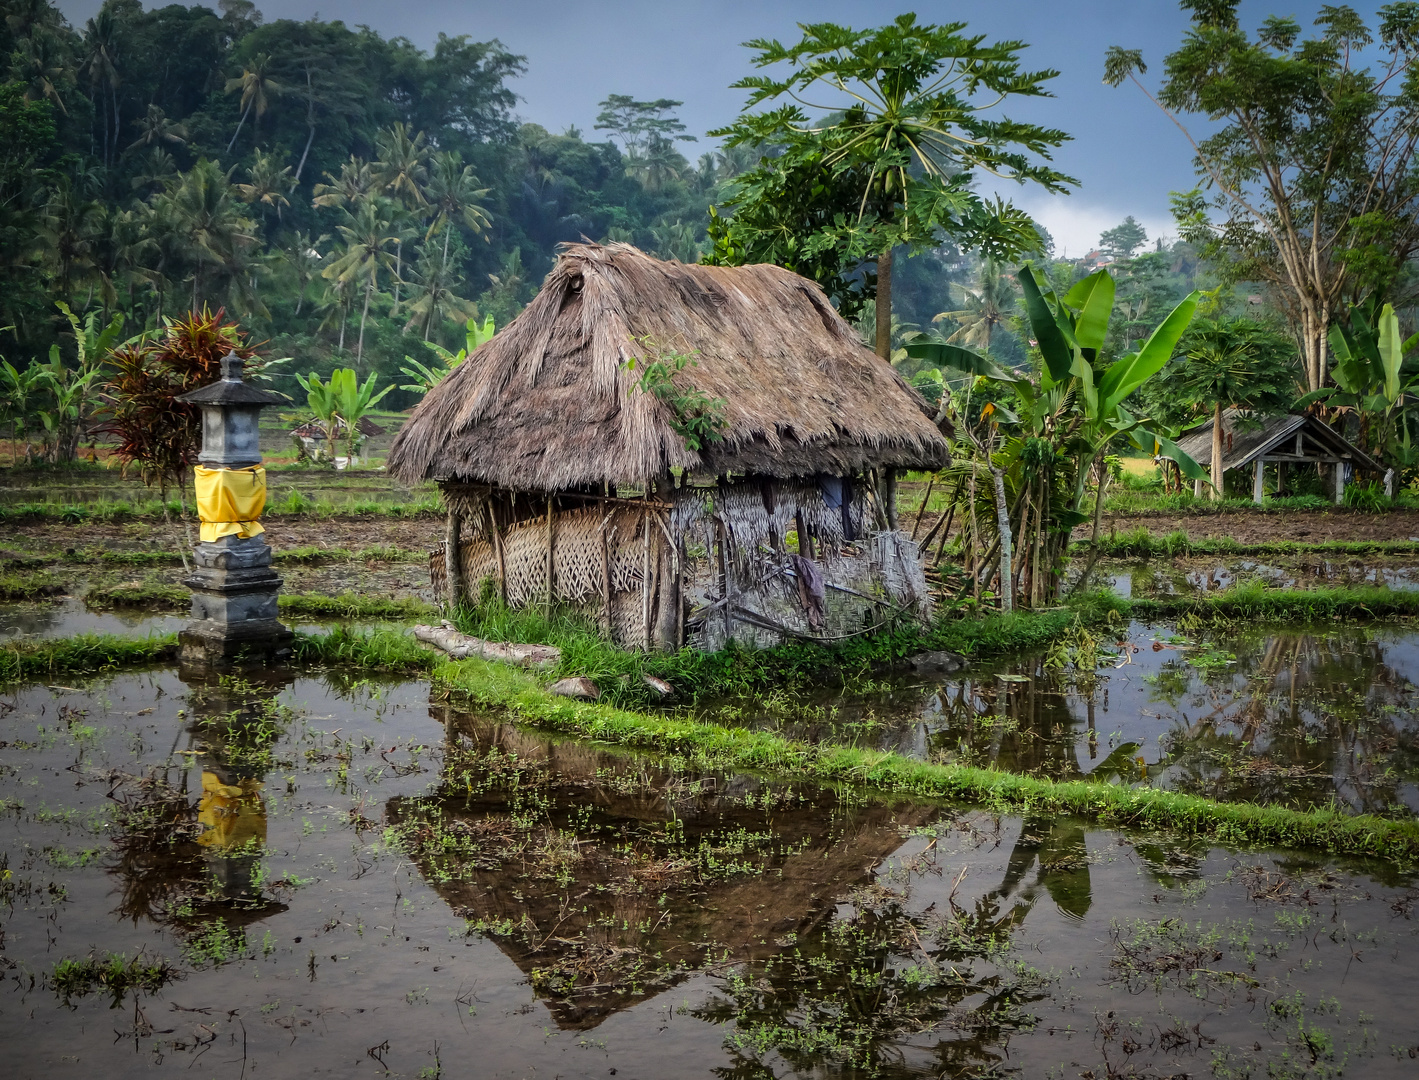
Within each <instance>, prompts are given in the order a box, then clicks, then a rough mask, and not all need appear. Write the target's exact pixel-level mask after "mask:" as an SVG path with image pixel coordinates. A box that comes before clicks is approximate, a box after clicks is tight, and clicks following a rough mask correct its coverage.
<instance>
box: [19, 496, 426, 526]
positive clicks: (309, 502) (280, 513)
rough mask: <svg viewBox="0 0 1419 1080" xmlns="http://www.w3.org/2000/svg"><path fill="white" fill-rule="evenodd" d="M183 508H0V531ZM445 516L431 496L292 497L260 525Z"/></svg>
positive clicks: (151, 516)
mask: <svg viewBox="0 0 1419 1080" xmlns="http://www.w3.org/2000/svg"><path fill="white" fill-rule="evenodd" d="M181 514H182V506H181V505H180V504H179V503H178V502H176V501H175V500H169V501H168V502H167V504H166V506H164V504H163V502H162V500H160V499H137V500H132V501H130V500H127V499H114V500H111V501H110V500H100V501H97V502H91V503H75V504H69V505H66V504H64V503H52V502H29V503H10V504H8V505H3V506H0V525H30V524H36V523H56V522H57V523H62V524H65V525H83V524H86V523H90V522H100V523H114V522H124V521H165V520H168V519H170V518H171V519H174V520H176V519H179V518H180V516H181ZM446 514H447V510H446V509H445V508H444V505H443V503H442V502H441V501H440V500H439V498H438V497H437V496H436V495H434V496H421V497H419V498H416V499H411V500H408V501H404V502H390V501H379V500H375V499H359V500H357V499H350V500H348V501H344V500H342V501H338V502H336V501H325V500H316V499H308V498H306V497H305V496H303V495H301V494H300V493H299V492H295V491H293V492H291V493H290V495H288V496H286V497H285V498H284V499H278V500H274V501H269V502H267V504H266V510H265V511H264V512H263V514H262V518H263V519H272V518H274V519H277V520H280V519H282V518H321V519H324V518H336V517H340V518H399V519H411V518H441V517H444V516H445V515H446Z"/></svg>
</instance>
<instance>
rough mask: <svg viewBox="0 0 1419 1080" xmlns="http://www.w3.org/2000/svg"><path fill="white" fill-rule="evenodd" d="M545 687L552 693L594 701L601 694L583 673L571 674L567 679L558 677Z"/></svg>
mask: <svg viewBox="0 0 1419 1080" xmlns="http://www.w3.org/2000/svg"><path fill="white" fill-rule="evenodd" d="M547 689H548V690H549V691H550V692H551V693H553V694H559V695H560V696H562V697H569V698H580V699H581V700H583V701H595V700H596V699H597V698H599V697H600V696H601V690H600V688H599V687H598V686H597V685H596V684H595V683H594V682H592V681H591V680H590V679H588V678H587V677H586V676H585V675H573V676H572V677H571V678H568V679H558V680H557V681H556V682H554V683H553V684H552V685H551V686H549V687H547Z"/></svg>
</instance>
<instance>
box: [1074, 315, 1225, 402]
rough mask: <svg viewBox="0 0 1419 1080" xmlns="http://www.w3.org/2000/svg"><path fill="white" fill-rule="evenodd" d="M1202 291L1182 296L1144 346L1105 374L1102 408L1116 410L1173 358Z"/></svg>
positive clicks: (1101, 391)
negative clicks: (1181, 299) (1180, 300)
mask: <svg viewBox="0 0 1419 1080" xmlns="http://www.w3.org/2000/svg"><path fill="white" fill-rule="evenodd" d="M1201 298H1202V294H1201V293H1199V292H1197V290H1195V289H1194V290H1193V291H1192V292H1191V293H1189V294H1188V295H1187V296H1186V297H1184V298H1183V301H1182V303H1180V304H1179V305H1178V306H1177V307H1175V308H1173V310H1172V312H1171V313H1170V314H1169V315H1168V317H1167V318H1166V319H1164V320H1163V321H1162V323H1161V324H1160V325H1159V326H1158V328H1157V329H1156V330H1154V331H1153V333H1152V334H1150V335H1149V337H1148V340H1147V341H1146V342H1144V343H1143V348H1141V349H1139V350H1138V352H1136V353H1134V354H1133V355H1132V356H1126V357H1124V358H1123V359H1122V360H1120V361H1119V362H1118V363H1116V364H1115V365H1114V366H1113V367H1111V368H1109V370H1108V371H1106V372H1105V373H1104V377H1103V380H1102V381H1101V383H1100V385H1099V395H1100V397H1101V398H1102V399H1103V411H1104V413H1105V414H1108V413H1109V412H1111V411H1112V410H1113V409H1116V408H1117V407H1118V406H1119V405H1120V404H1121V403H1122V402H1123V401H1124V400H1125V399H1126V398H1127V397H1128V395H1129V394H1131V393H1133V392H1134V391H1135V390H1137V389H1138V388H1139V387H1140V386H1142V385H1143V384H1144V383H1145V382H1147V381H1148V380H1149V379H1151V378H1152V377H1153V376H1154V375H1156V374H1158V372H1160V371H1162V370H1163V366H1164V365H1165V364H1166V363H1167V362H1168V361H1169V360H1170V359H1171V358H1172V355H1173V351H1174V350H1175V349H1176V348H1177V345H1178V340H1179V339H1180V338H1181V337H1182V336H1183V331H1185V330H1186V329H1187V327H1188V324H1189V323H1190V322H1192V316H1193V314H1194V313H1195V312H1196V311H1197V303H1198V301H1199V300H1200V299H1201Z"/></svg>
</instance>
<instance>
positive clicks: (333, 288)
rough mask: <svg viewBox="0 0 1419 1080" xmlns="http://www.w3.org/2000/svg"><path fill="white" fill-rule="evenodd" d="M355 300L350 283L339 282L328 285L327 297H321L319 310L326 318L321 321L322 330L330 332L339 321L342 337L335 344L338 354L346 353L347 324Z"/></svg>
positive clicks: (326, 288)
mask: <svg viewBox="0 0 1419 1080" xmlns="http://www.w3.org/2000/svg"><path fill="white" fill-rule="evenodd" d="M353 299H354V292H353V290H352V289H351V288H350V283H349V282H348V281H338V280H337V281H332V282H331V283H330V284H329V285H327V286H326V287H325V295H324V296H322V297H321V301H320V307H319V309H318V310H319V311H321V312H323V313H324V318H322V319H321V320H320V328H321V329H322V330H329V329H330V328H331V327H332V326H335V325H336V323H337V321H338V323H339V326H340V337H339V340H338V341H337V342H336V344H335V349H336V351H337V352H344V351H345V323H346V322H347V321H348V320H349V318H350V304H351V302H352V301H353Z"/></svg>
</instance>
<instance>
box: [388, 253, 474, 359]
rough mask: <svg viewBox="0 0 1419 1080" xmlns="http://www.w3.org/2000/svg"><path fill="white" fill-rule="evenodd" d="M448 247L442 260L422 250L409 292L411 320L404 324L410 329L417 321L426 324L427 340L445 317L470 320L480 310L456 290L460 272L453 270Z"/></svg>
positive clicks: (406, 330)
mask: <svg viewBox="0 0 1419 1080" xmlns="http://www.w3.org/2000/svg"><path fill="white" fill-rule="evenodd" d="M446 251H447V249H445V255H444V258H443V259H442V260H441V261H440V260H439V259H437V258H435V257H434V255H433V253H432V252H430V251H429V250H428V249H427V248H425V249H424V250H423V251H422V252H420V253H419V261H418V264H417V265H416V266H415V267H414V272H413V285H414V287H413V289H412V290H410V293H409V321H408V322H407V323H405V324H404V331H405V333H408V331H409V330H411V329H412V328H413V327H415V326H416V325H419V324H422V325H423V327H424V340H425V341H428V340H429V334H430V332H431V331H432V330H433V327H434V325H435V324H436V323H438V322H440V321H442V320H443V319H448V318H454V319H461V320H467V319H472V318H474V317H475V316H476V315H477V314H478V306H477V305H476V304H474V303H473V302H472V301H471V300H465V299H463V298H462V297H461V296H459V295H457V293H455V292H454V289H455V288H456V287H457V286H458V280H457V276H456V275H455V274H454V273H452V272H450V270H449V266H448V256H447V253H446Z"/></svg>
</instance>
